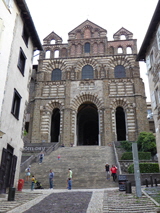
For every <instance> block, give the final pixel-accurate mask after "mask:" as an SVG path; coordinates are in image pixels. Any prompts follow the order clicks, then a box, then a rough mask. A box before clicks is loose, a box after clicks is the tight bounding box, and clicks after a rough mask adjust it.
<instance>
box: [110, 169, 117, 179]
mask: <svg viewBox="0 0 160 213" xmlns="http://www.w3.org/2000/svg"><path fill="white" fill-rule="evenodd" d="M111 174H112V177H113V181H114V182H115V181H116V178H117V167H116V166H115V165H112V167H111Z"/></svg>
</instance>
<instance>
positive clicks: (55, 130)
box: [51, 108, 60, 142]
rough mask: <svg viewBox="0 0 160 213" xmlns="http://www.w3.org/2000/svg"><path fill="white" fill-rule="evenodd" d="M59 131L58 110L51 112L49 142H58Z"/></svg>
mask: <svg viewBox="0 0 160 213" xmlns="http://www.w3.org/2000/svg"><path fill="white" fill-rule="evenodd" d="M59 130H60V110H59V109H58V108H56V109H54V110H53V114H52V119H51V142H58V141H59Z"/></svg>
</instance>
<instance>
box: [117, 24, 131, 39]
mask: <svg viewBox="0 0 160 213" xmlns="http://www.w3.org/2000/svg"><path fill="white" fill-rule="evenodd" d="M121 35H125V36H126V38H127V39H131V38H132V37H133V33H132V32H130V31H129V30H127V29H125V28H124V27H122V28H121V29H119V30H118V31H117V32H116V33H115V34H114V35H113V38H115V39H118V38H119V37H120V36H121Z"/></svg>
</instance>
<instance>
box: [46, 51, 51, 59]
mask: <svg viewBox="0 0 160 213" xmlns="http://www.w3.org/2000/svg"><path fill="white" fill-rule="evenodd" d="M50 57H51V51H50V50H47V51H46V54H45V58H50Z"/></svg>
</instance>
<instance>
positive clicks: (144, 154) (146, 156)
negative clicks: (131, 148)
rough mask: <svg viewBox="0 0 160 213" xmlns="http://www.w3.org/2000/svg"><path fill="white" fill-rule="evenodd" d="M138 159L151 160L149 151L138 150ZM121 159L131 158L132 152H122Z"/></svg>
mask: <svg viewBox="0 0 160 213" xmlns="http://www.w3.org/2000/svg"><path fill="white" fill-rule="evenodd" d="M138 158H139V160H151V153H150V152H138ZM121 160H133V155H132V152H125V153H123V155H122V157H121Z"/></svg>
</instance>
